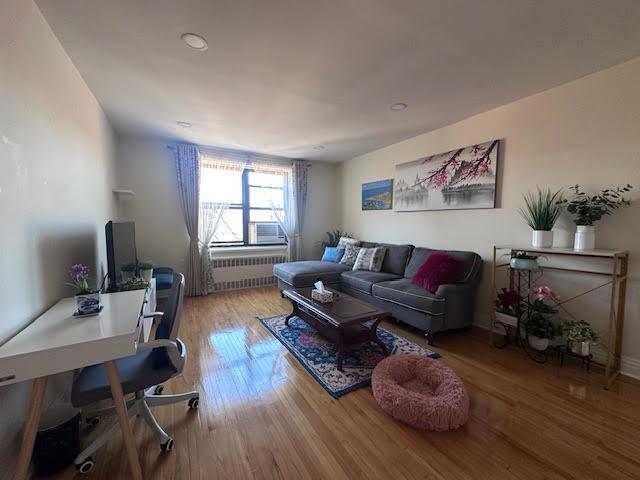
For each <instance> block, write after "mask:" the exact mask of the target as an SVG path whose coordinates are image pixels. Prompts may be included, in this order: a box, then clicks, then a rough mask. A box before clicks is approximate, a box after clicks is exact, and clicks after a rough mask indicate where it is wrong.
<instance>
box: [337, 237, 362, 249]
mask: <svg viewBox="0 0 640 480" xmlns="http://www.w3.org/2000/svg"><path fill="white" fill-rule="evenodd" d="M361 243H362V242H361V241H360V240H358V239H357V238H351V237H340V240H338V245H336V247H337V248H342V249H346V248H347V245H353V246H354V247H359V246H360V244H361Z"/></svg>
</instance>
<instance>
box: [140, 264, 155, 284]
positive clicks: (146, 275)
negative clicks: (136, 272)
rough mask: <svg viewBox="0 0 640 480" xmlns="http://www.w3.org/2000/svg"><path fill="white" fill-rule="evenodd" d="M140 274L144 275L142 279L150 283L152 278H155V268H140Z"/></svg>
mask: <svg viewBox="0 0 640 480" xmlns="http://www.w3.org/2000/svg"><path fill="white" fill-rule="evenodd" d="M140 276H141V277H142V279H143V280H144V281H145V282H147V283H149V282H151V279H152V278H153V268H147V269H145V270H140Z"/></svg>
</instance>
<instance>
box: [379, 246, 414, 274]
mask: <svg viewBox="0 0 640 480" xmlns="http://www.w3.org/2000/svg"><path fill="white" fill-rule="evenodd" d="M379 245H380V246H381V247H387V254H386V255H385V256H384V261H383V262H382V271H383V272H387V273H393V274H395V275H400V276H402V275H404V270H405V268H406V267H407V261H408V260H409V255H410V254H411V250H412V248H413V246H412V245H393V244H391V243H380V244H379Z"/></svg>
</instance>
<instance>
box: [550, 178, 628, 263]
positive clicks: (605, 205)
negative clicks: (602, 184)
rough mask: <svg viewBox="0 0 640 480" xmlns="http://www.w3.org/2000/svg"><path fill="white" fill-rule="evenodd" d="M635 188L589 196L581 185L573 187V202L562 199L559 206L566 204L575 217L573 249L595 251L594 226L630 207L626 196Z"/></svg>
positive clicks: (613, 189) (612, 190) (607, 189)
mask: <svg viewBox="0 0 640 480" xmlns="http://www.w3.org/2000/svg"><path fill="white" fill-rule="evenodd" d="M632 188H633V187H632V186H631V185H626V186H625V187H616V188H606V189H604V190H602V192H600V193H598V194H596V195H587V194H586V193H585V192H584V191H583V190H582V189H581V188H580V185H574V186H573V187H571V190H572V191H573V200H571V201H569V200H566V199H561V200H559V201H558V204H559V205H562V204H566V205H567V211H568V212H569V213H571V214H572V215H573V216H574V222H575V224H576V235H575V240H574V244H573V248H574V249H576V250H593V249H594V248H595V247H596V234H595V228H594V226H593V224H594V223H595V222H597V221H598V220H600V219H601V218H602V217H604V216H605V215H611V214H612V213H613V212H614V211H615V210H617V209H618V208H621V207H623V206H625V205H630V204H631V202H630V201H628V200H627V199H626V198H625V196H624V194H625V193H627V192H629V191H631V189H632Z"/></svg>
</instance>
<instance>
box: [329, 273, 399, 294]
mask: <svg viewBox="0 0 640 480" xmlns="http://www.w3.org/2000/svg"><path fill="white" fill-rule="evenodd" d="M398 278H401V277H400V276H398V275H394V274H392V273H384V272H368V271H366V270H351V271H348V272H343V273H342V274H341V275H340V280H341V281H342V284H343V285H347V286H349V287H351V288H355V289H356V290H360V291H362V292H366V293H368V294H371V287H372V286H373V284H374V283H377V282H385V281H388V280H395V279H398Z"/></svg>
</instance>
